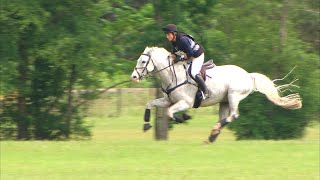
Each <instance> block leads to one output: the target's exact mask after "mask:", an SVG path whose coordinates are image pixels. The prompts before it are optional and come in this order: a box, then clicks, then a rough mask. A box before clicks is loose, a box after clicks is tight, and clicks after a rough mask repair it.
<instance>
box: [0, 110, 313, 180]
mask: <svg viewBox="0 0 320 180" xmlns="http://www.w3.org/2000/svg"><path fill="white" fill-rule="evenodd" d="M93 111H94V110H93ZM96 111H97V112H95V114H96V115H95V116H91V117H88V118H87V121H88V122H89V123H92V124H93V125H94V128H93V136H92V139H91V140H88V141H53V142H50V141H26V142H17V141H2V142H1V172H0V173H1V175H0V179H1V180H11V179H12V180H17V179H39V180H43V179H44V180H51V179H57V180H65V179H72V180H73V179H75V180H78V179H106V180H109V179H110V180H113V179H115V180H127V179H136V180H141V179H148V180H150V179H152V180H158V179H159V180H202V179H203V180H207V179H208V180H211V179H217V180H285V179H288V180H319V125H318V124H315V125H313V126H312V127H308V129H307V133H306V135H305V137H304V138H302V139H299V140H286V141H273V140H269V141H262V140H261V141H236V140H235V137H234V136H233V134H232V132H231V131H228V130H227V129H225V130H224V131H223V133H222V134H221V136H220V137H219V139H218V140H217V142H216V143H215V144H212V145H205V144H202V141H203V140H205V139H206V138H207V136H208V133H209V131H210V127H211V126H212V125H213V123H214V122H215V121H216V119H215V118H216V117H214V116H209V115H207V114H205V113H204V114H202V113H201V111H206V112H207V111H214V110H212V109H202V110H200V109H199V110H191V111H190V113H191V114H192V115H193V117H194V119H192V120H191V121H190V122H189V123H188V125H183V124H182V125H176V126H175V127H174V129H173V130H171V131H170V135H169V140H168V141H155V140H153V132H152V131H150V132H147V133H142V130H141V129H142V117H143V111H144V110H143V107H138V108H137V109H127V110H124V111H123V112H122V114H124V115H122V116H120V117H112V116H111V115H110V114H109V115H108V114H106V111H103V110H102V109H101V108H97V109H96ZM98 112H99V113H98Z"/></svg>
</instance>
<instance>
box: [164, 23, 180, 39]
mask: <svg viewBox="0 0 320 180" xmlns="http://www.w3.org/2000/svg"><path fill="white" fill-rule="evenodd" d="M162 31H163V32H164V33H165V34H166V37H167V39H168V40H169V41H175V40H176V34H177V31H178V30H177V26H176V25H175V24H167V25H166V26H165V27H163V28H162Z"/></svg>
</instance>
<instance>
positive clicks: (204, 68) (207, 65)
mask: <svg viewBox="0 0 320 180" xmlns="http://www.w3.org/2000/svg"><path fill="white" fill-rule="evenodd" d="M215 66H216V65H215V64H214V63H213V60H212V59H210V60H209V61H207V62H205V63H203V65H202V67H201V70H200V73H201V76H202V78H203V80H204V81H206V79H207V69H212V68H214V67H215Z"/></svg>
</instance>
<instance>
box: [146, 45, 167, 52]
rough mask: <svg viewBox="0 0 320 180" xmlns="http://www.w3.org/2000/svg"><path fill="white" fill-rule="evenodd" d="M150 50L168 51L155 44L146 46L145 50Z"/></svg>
mask: <svg viewBox="0 0 320 180" xmlns="http://www.w3.org/2000/svg"><path fill="white" fill-rule="evenodd" d="M150 50H159V51H163V52H164V53H169V51H167V50H166V49H165V48H163V47H157V46H152V47H148V46H147V47H146V49H145V52H144V53H146V52H149V51H150Z"/></svg>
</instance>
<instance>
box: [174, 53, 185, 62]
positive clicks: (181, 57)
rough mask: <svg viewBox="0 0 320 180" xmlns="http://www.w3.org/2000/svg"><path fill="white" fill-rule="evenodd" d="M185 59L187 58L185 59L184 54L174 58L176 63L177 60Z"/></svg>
mask: <svg viewBox="0 0 320 180" xmlns="http://www.w3.org/2000/svg"><path fill="white" fill-rule="evenodd" d="M183 60H185V59H184V55H181V56H177V57H176V59H175V60H174V63H177V62H179V61H183Z"/></svg>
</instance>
